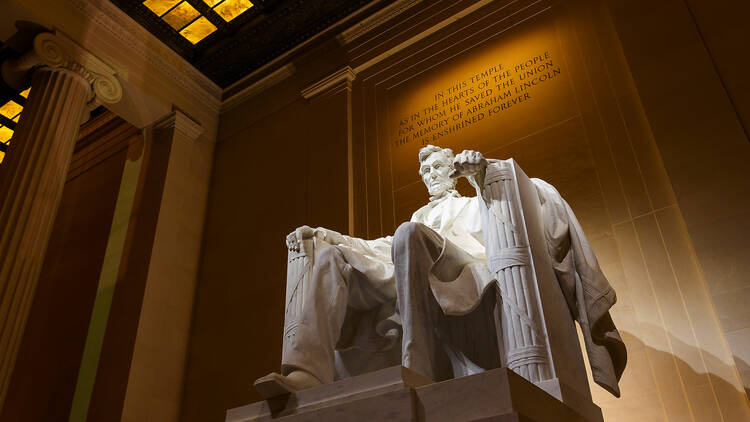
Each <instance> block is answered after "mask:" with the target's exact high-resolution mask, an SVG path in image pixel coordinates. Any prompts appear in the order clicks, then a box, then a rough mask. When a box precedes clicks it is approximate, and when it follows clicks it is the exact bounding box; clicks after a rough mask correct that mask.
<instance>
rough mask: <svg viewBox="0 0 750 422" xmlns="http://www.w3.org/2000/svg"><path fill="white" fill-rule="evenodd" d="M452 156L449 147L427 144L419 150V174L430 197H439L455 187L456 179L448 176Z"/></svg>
mask: <svg viewBox="0 0 750 422" xmlns="http://www.w3.org/2000/svg"><path fill="white" fill-rule="evenodd" d="M453 158H454V156H453V151H452V150H451V149H450V148H440V147H437V146H435V145H427V146H426V147H424V148H422V149H420V150H419V175H420V176H422V181H423V182H424V184H425V186H427V191H428V192H429V193H430V197H432V198H439V197H441V196H443V194H444V193H446V192H448V191H450V190H453V189H455V188H456V179H453V178H451V177H450V174H451V171H453Z"/></svg>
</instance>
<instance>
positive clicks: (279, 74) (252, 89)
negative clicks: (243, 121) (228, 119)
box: [221, 63, 295, 113]
mask: <svg viewBox="0 0 750 422" xmlns="http://www.w3.org/2000/svg"><path fill="white" fill-rule="evenodd" d="M294 71H295V67H294V63H287V64H285V65H284V66H281V67H280V68H278V69H276V70H274V71H273V72H271V73H269V74H268V75H266V76H264V77H262V78H261V79H259V80H257V81H255V82H253V83H252V84H251V85H248V86H247V87H245V88H243V89H242V90H240V91H239V92H237V93H236V94H233V95H232V96H230V97H228V98H226V99H225V100H223V101H222V103H221V113H225V112H227V111H229V110H232V109H233V108H235V107H237V106H238V105H240V104H242V103H244V102H245V101H247V100H249V99H251V98H253V97H255V96H256V95H258V94H260V93H262V92H263V91H265V90H267V89H269V88H271V87H273V86H275V85H278V84H279V83H281V82H282V81H284V80H286V79H287V78H289V77H290V76H292V75H293V74H294Z"/></svg>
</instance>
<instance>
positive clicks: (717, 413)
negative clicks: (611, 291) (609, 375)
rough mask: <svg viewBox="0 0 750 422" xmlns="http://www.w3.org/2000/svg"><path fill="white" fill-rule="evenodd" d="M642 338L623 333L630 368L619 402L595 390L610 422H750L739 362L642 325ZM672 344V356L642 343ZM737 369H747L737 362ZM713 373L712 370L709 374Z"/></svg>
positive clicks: (598, 389)
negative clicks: (651, 340)
mask: <svg viewBox="0 0 750 422" xmlns="http://www.w3.org/2000/svg"><path fill="white" fill-rule="evenodd" d="M640 328H641V329H642V330H643V335H642V336H640V338H639V337H638V336H636V335H634V334H633V333H630V332H627V331H620V334H621V335H622V338H623V340H624V341H625V344H626V345H627V348H628V366H627V367H626V369H625V373H624V374H623V377H622V379H621V381H620V387H621V392H622V397H621V398H619V399H617V398H614V397H612V396H611V395H609V394H608V393H606V392H605V391H604V390H603V389H601V388H592V390H593V391H592V393H593V395H594V401H595V402H596V403H597V404H598V405H599V406H600V407H601V408H602V411H603V413H604V419H605V420H606V421H607V422H619V421H693V422H708V421H724V422H740V421H750V406H749V403H748V396H747V395H746V391H745V389H743V388H739V389H738V387H737V386H738V385H741V384H739V375H738V374H737V373H736V369H735V368H734V366H733V364H734V362H726V361H724V360H722V359H721V358H719V357H717V356H715V355H713V354H711V353H709V352H707V351H706V350H704V349H699V348H696V347H694V346H691V345H689V344H687V343H685V342H684V341H682V340H680V339H678V338H677V337H675V336H674V335H672V334H671V333H668V332H666V336H665V331H664V330H663V329H662V328H661V327H656V326H654V325H652V324H640ZM655 336H660V337H661V339H663V340H668V341H667V342H666V343H665V344H666V345H667V347H668V348H670V349H671V351H665V350H659V349H656V348H654V347H651V346H650V345H647V344H645V343H644V340H642V339H649V338H655V339H656V338H657V337H655ZM736 364H737V366H740V367H741V366H742V365H746V363H745V362H744V361H743V362H736ZM707 368H709V369H707Z"/></svg>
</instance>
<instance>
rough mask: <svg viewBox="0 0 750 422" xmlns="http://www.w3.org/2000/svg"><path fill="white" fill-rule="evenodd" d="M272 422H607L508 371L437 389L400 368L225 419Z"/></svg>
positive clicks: (234, 412) (598, 414) (450, 382)
mask: <svg viewBox="0 0 750 422" xmlns="http://www.w3.org/2000/svg"><path fill="white" fill-rule="evenodd" d="M584 415H586V416H584ZM272 420H273V421H276V420H280V421H284V422H302V421H329V420H331V421H333V420H335V421H356V422H365V421H385V420H387V421H399V422H400V421H416V422H422V421H425V422H427V421H429V422H433V421H434V422H441V421H446V422H448V421H450V422H456V421H476V422H479V421H483V422H484V421H486V422H516V421H517V422H521V421H524V422H548V421H549V422H602V421H603V419H602V414H601V410H600V409H599V408H598V407H597V406H596V405H595V404H593V403H589V404H588V406H587V407H586V408H585V409H578V410H574V409H572V408H570V407H569V406H567V405H565V404H563V403H562V402H560V401H559V400H557V399H556V398H554V397H553V396H551V395H549V394H548V393H546V392H545V391H544V390H542V389H541V388H539V387H537V386H535V385H534V384H532V383H531V382H529V381H527V380H525V379H524V378H523V377H521V376H520V375H518V374H516V373H515V372H513V371H511V370H509V369H507V368H499V369H494V370H491V371H487V372H483V373H480V374H475V375H470V376H467V377H462V378H456V379H452V380H448V381H443V382H437V383H434V382H431V381H430V380H428V379H426V378H424V377H422V376H420V375H418V374H416V373H414V372H412V371H410V370H408V369H406V368H404V367H401V366H394V367H391V368H387V369H383V370H380V371H375V372H371V373H369V374H364V375H360V376H357V377H353V378H348V379H344V380H341V381H338V382H335V383H333V384H328V385H323V386H320V387H316V388H312V389H309V390H305V391H301V392H299V393H296V394H291V395H288V396H285V397H280V398H278V399H275V400H273V401H268V402H265V401H264V402H258V403H253V404H249V405H247V406H242V407H238V408H235V409H230V410H228V411H227V417H226V422H262V421H272Z"/></svg>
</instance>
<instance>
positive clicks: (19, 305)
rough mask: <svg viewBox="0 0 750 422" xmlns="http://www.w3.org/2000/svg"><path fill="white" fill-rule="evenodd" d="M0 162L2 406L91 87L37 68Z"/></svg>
mask: <svg viewBox="0 0 750 422" xmlns="http://www.w3.org/2000/svg"><path fill="white" fill-rule="evenodd" d="M32 87H33V90H32V92H31V93H30V95H29V99H28V101H27V105H26V107H25V108H24V111H23V117H22V119H21V120H20V122H19V124H18V127H17V129H16V133H15V135H14V139H13V142H12V143H11V147H10V150H9V151H8V157H7V160H6V161H5V162H4V163H3V165H2V166H0V200H2V203H0V221H1V222H2V226H3V227H2V231H1V232H0V403H2V402H3V401H4V398H5V393H6V391H7V388H8V383H9V381H10V377H11V375H12V370H13V365H14V364H15V360H16V355H17V353H18V347H19V345H20V342H21V337H22V335H23V329H24V326H25V325H26V320H27V317H28V312H29V307H30V306H31V302H32V298H33V296H34V290H35V288H36V284H37V281H38V277H39V272H40V270H41V267H42V263H43V262H44V255H45V252H46V250H47V243H48V241H49V237H50V234H51V232H52V225H53V223H54V221H55V216H56V214H57V209H58V206H59V205H60V199H61V197H62V191H63V186H64V184H65V176H66V174H67V172H68V166H69V164H70V159H71V157H72V155H73V148H74V147H75V142H76V137H77V135H78V129H79V127H80V123H81V116H82V114H83V112H84V107H85V105H86V102H87V100H88V98H89V96H90V92H91V87H90V85H89V84H88V82H87V81H86V80H85V79H84V78H83V77H82V76H80V75H79V74H77V73H75V72H73V71H70V70H67V69H63V68H40V69H37V70H36V71H34V73H33V77H32Z"/></svg>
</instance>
